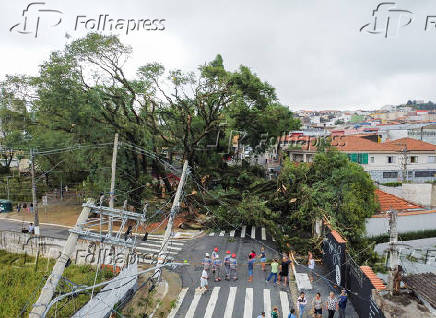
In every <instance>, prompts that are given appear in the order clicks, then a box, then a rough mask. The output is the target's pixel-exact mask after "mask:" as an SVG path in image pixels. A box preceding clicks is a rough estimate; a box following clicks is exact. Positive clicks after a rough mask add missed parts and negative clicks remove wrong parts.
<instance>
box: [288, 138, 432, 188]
mask: <svg viewBox="0 0 436 318" xmlns="http://www.w3.org/2000/svg"><path fill="white" fill-rule="evenodd" d="M329 139H330V142H331V145H332V146H334V147H336V148H337V149H338V150H339V151H341V152H344V153H346V154H347V155H348V157H349V158H350V160H351V161H353V162H356V163H359V164H360V165H361V166H362V167H363V168H364V170H365V171H367V172H368V173H369V175H370V176H371V178H372V179H373V180H374V181H376V182H378V183H388V182H397V181H402V180H403V174H404V180H406V181H412V182H431V181H435V180H436V145H433V144H430V143H426V142H423V141H420V140H416V139H413V138H407V137H406V138H401V139H397V140H393V141H387V142H383V143H380V142H378V141H379V140H380V136H379V135H377V134H368V135H332V136H330V137H329ZM286 142H287V144H286V145H285V144H284V143H283V150H284V151H285V152H286V153H287V154H288V156H289V158H290V160H292V161H296V162H311V161H312V160H313V156H314V155H315V153H316V151H317V145H318V144H319V142H320V139H319V138H318V137H312V136H304V135H299V136H287V137H286ZM285 147H286V148H285Z"/></svg>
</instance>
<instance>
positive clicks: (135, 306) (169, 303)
mask: <svg viewBox="0 0 436 318" xmlns="http://www.w3.org/2000/svg"><path fill="white" fill-rule="evenodd" d="M145 268H147V267H144V269H145ZM150 275H152V274H151V273H150V274H149V275H143V276H142V277H141V278H140V279H139V280H138V285H139V286H141V285H143V283H144V282H146V281H147V279H148V278H149V277H150ZM162 275H163V282H164V283H161V284H159V285H158V286H157V287H156V288H154V289H153V290H150V289H151V288H150V287H151V284H150V283H148V284H145V285H144V286H142V287H141V288H140V289H139V290H138V291H137V292H136V294H135V296H133V298H132V300H131V301H130V302H129V303H128V304H127V305H126V306H125V307H124V309H123V311H122V314H123V315H124V316H125V317H126V318H142V317H144V315H145V314H147V315H151V314H152V313H153V312H154V315H153V317H158V318H160V317H167V316H168V314H169V312H170V311H171V309H172V308H173V307H174V306H175V303H176V301H177V297H178V295H179V293H180V290H181V288H182V281H181V280H180V277H179V275H178V274H176V273H173V272H170V271H167V270H163V272H162ZM165 282H166V284H165ZM156 308H157V309H156Z"/></svg>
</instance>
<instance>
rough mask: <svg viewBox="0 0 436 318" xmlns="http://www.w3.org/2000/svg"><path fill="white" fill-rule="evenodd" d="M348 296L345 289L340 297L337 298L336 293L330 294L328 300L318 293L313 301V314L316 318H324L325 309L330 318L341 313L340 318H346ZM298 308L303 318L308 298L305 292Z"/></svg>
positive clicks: (298, 300) (299, 298) (298, 301)
mask: <svg viewBox="0 0 436 318" xmlns="http://www.w3.org/2000/svg"><path fill="white" fill-rule="evenodd" d="M347 301H348V296H347V293H346V291H345V289H343V290H342V292H341V294H340V295H339V297H336V296H335V293H334V292H332V291H331V292H330V293H329V296H328V297H327V299H325V300H323V299H322V297H321V294H320V293H319V292H318V293H316V294H315V297H313V299H312V314H313V317H314V318H322V310H323V308H325V309H326V310H327V313H328V318H333V317H334V316H335V313H336V312H338V313H339V318H345V308H346V307H347ZM297 306H298V309H299V312H300V315H299V317H300V318H302V317H303V314H304V311H305V309H306V306H307V298H306V295H305V294H304V292H302V293H301V294H300V297H298V299H297Z"/></svg>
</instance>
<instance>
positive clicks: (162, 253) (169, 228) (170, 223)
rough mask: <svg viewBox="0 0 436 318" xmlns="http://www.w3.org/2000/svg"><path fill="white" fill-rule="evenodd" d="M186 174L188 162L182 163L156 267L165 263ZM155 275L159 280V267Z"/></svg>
mask: <svg viewBox="0 0 436 318" xmlns="http://www.w3.org/2000/svg"><path fill="white" fill-rule="evenodd" d="M187 172H188V160H185V162H184V163H183V171H182V176H181V177H180V182H179V185H178V187H177V192H176V195H175V197H174V201H173V205H172V206H171V212H170V217H169V218H168V225H167V228H166V230H165V234H164V237H163V241H162V245H161V248H160V252H159V255H158V257H157V264H158V266H159V265H162V264H163V262H164V261H165V258H166V255H167V250H168V243H169V240H170V237H171V232H172V230H173V223H174V217H175V215H176V213H177V211H178V210H179V201H180V197H181V195H182V191H183V186H184V184H185V180H186V174H187ZM155 275H156V278H157V280H159V278H160V275H161V267H158V268H157V269H156V271H155Z"/></svg>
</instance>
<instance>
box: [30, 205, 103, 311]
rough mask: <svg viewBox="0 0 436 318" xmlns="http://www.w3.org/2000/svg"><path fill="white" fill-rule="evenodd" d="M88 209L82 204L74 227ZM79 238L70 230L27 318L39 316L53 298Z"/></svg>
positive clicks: (78, 223)
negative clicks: (60, 252)
mask: <svg viewBox="0 0 436 318" xmlns="http://www.w3.org/2000/svg"><path fill="white" fill-rule="evenodd" d="M93 203H94V200H93V199H89V200H88V202H87V204H93ZM89 211H91V208H89V207H87V206H84V207H83V209H82V212H81V213H80V215H79V217H78V218H77V222H76V226H75V229H80V228H81V227H82V226H83V224H84V223H85V222H86V220H87V219H88V215H89ZM78 239H79V234H77V233H75V232H72V231H70V236H69V237H68V239H67V241H66V243H65V246H64V249H63V250H62V254H61V255H60V256H59V258H58V259H57V261H56V264H55V265H54V267H53V271H52V273H51V275H50V276H49V277H48V279H47V281H46V282H45V285H44V287H43V288H42V290H41V294H40V295H39V298H38V300H37V301H36V303H35V304H34V305H33V308H32V311H31V312H30V313H29V318H41V317H42V314H43V313H44V312H45V310H46V308H47V306H48V304H49V303H50V301H51V300H52V298H53V295H54V293H55V291H56V287H57V285H58V283H59V280H60V279H61V277H62V274H63V272H64V269H65V267H66V264H67V263H68V260H70V259H71V257H73V252H74V249H75V248H76V244H77V240H78Z"/></svg>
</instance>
